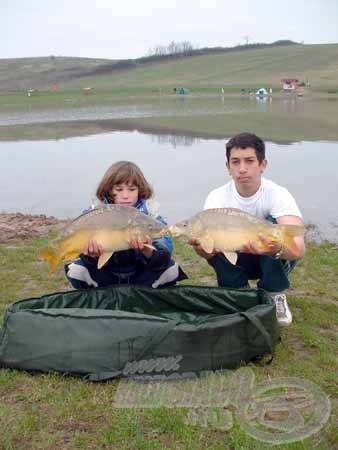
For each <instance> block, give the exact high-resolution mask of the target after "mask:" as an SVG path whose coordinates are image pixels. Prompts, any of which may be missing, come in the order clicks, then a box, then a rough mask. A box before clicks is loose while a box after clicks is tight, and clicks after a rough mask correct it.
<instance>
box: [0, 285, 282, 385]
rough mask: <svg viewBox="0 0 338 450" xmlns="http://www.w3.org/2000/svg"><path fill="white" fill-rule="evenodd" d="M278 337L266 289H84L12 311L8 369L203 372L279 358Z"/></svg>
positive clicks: (0, 335)
mask: <svg viewBox="0 0 338 450" xmlns="http://www.w3.org/2000/svg"><path fill="white" fill-rule="evenodd" d="M278 338H279V327H278V324H277V320H276V311H275V304H274V302H273V301H272V300H270V298H269V297H268V296H267V295H266V293H265V292H264V291H263V290H259V289H258V290H256V289H243V290H235V289H233V290H230V289H224V288H218V287H201V286H196V287H194V286H177V287H172V288H167V289H149V288H142V287H131V286H121V287H111V288H104V289H103V288H98V289H89V290H78V291H70V292H61V293H54V294H50V295H45V296H42V297H40V298H30V299H26V300H21V301H18V302H16V303H13V304H12V305H11V306H9V307H8V309H7V311H6V314H5V318H4V325H3V328H2V329H0V367H10V368H16V369H25V370H28V371H43V372H49V371H57V372H61V373H70V374H80V375H82V376H85V377H86V378H87V379H90V380H103V379H109V378H114V377H118V376H131V375H132V376H135V375H137V374H140V373H143V375H145V374H146V375H154V374H157V375H158V374H165V375H170V374H172V373H179V374H183V373H187V372H194V373H196V374H197V373H199V372H200V371H204V370H216V369H222V368H230V367H234V366H235V365H236V364H238V363H240V362H242V361H250V360H252V359H254V358H256V357H260V356H263V355H265V354H267V353H272V352H273V349H274V347H275V345H276V343H277V341H278ZM140 361H141V362H140ZM136 362H139V363H136Z"/></svg>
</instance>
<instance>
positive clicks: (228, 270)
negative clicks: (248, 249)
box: [209, 253, 297, 292]
mask: <svg viewBox="0 0 338 450" xmlns="http://www.w3.org/2000/svg"><path fill="white" fill-rule="evenodd" d="M296 263H297V261H287V260H283V259H274V258H272V257H271V256H265V255H264V256H262V255H251V254H248V253H239V255H238V260H237V262H236V265H233V264H232V263H231V262H230V261H229V260H228V259H227V258H226V257H225V256H224V255H223V254H217V255H215V256H214V257H213V258H211V259H210V260H209V264H210V265H211V266H212V267H213V268H214V269H215V272H216V276H217V282H218V285H219V286H222V287H227V288H235V289H238V288H243V287H247V285H248V280H257V279H258V280H259V281H258V283H257V287H259V288H262V289H264V290H266V291H270V292H281V291H284V290H285V289H288V288H289V287H290V283H289V279H288V275H289V273H290V272H291V270H292V269H293V268H294V267H295V265H296Z"/></svg>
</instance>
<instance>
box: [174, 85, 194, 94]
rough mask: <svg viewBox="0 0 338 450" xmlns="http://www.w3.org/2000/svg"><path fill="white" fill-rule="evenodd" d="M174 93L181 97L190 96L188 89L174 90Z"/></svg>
mask: <svg viewBox="0 0 338 450" xmlns="http://www.w3.org/2000/svg"><path fill="white" fill-rule="evenodd" d="M174 92H175V94H181V95H186V94H190V89H188V88H184V87H181V88H174Z"/></svg>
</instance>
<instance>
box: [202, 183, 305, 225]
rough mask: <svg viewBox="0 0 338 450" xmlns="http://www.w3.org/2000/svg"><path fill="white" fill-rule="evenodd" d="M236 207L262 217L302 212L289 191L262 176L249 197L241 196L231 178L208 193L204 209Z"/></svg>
mask: <svg viewBox="0 0 338 450" xmlns="http://www.w3.org/2000/svg"><path fill="white" fill-rule="evenodd" d="M211 208H238V209H241V210H242V211H245V212H247V213H249V214H252V215H253V216H257V217H261V218H262V219H264V218H267V217H268V216H272V217H273V218H274V219H277V218H278V217H281V216H297V217H302V214H301V212H300V210H299V208H298V206H297V203H296V201H295V199H294V198H293V197H292V195H291V194H290V192H289V191H288V190H287V189H286V188H284V187H282V186H279V185H278V184H276V183H274V182H273V181H271V180H267V179H266V178H262V182H261V186H260V188H259V189H258V191H257V192H256V193H255V194H254V195H252V196H251V197H242V196H241V195H239V193H238V192H237V189H236V186H235V183H234V181H233V180H231V181H229V182H228V183H227V184H225V185H223V186H221V187H219V188H216V189H214V190H213V191H211V192H210V194H209V195H208V197H207V199H206V201H205V203H204V209H211Z"/></svg>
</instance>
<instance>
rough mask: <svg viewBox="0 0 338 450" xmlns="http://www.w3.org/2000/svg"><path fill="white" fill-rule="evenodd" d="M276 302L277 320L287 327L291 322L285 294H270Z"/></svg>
mask: <svg viewBox="0 0 338 450" xmlns="http://www.w3.org/2000/svg"><path fill="white" fill-rule="evenodd" d="M271 297H272V298H273V300H274V301H275V303H276V316H277V322H278V323H279V325H280V326H281V327H287V326H288V325H290V324H291V322H292V314H291V311H290V309H289V306H288V302H287V299H286V295H285V294H282V293H277V294H273V295H271Z"/></svg>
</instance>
